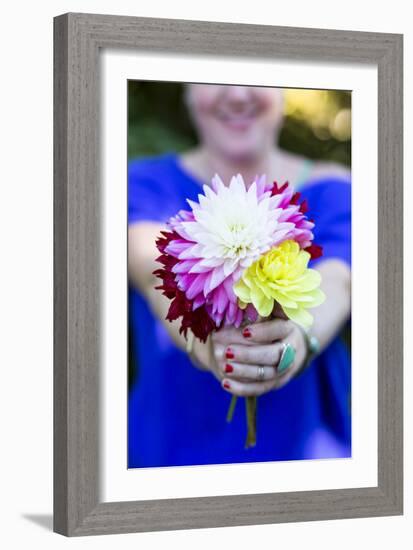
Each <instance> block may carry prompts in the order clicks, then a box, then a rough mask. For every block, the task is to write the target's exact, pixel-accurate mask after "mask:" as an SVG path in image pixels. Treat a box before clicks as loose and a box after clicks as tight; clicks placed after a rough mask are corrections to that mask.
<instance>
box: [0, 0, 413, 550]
mask: <svg viewBox="0 0 413 550" xmlns="http://www.w3.org/2000/svg"><path fill="white" fill-rule="evenodd" d="M284 6H285V7H284ZM407 6H408V3H407V2H404V1H403V0H393V1H392V2H385V3H384V2H383V3H381V4H380V5H379V3H378V2H373V1H370V0H368V1H365V2H361V1H360V0H340V2H334V3H333V2H331V1H330V2H327V1H321V0H307V1H304V0H296V1H294V2H288V3H286V4H285V5H283V3H282V2H269V1H268V0H267V1H265V0H254V2H245V3H243V4H241V2H240V1H239V0H238V1H235V0H228V1H227V2H222V0H220V1H218V0H208V2H200V1H197V2H196V1H190V0H174V1H168V0H151V2H144V3H143V2H136V1H134V2H132V1H126V0H117V1H115V0H101V1H100V2H93V1H90V0H83V1H74V0H73V1H69V0H67V1H60V2H53V1H52V0H43V1H42V2H33V1H32V2H28V1H27V2H22V1H19V0H14V2H13V3H12V2H11V1H9V2H7V3H6V2H5V3H3V5H2V12H1V22H0V25H1V31H0V40H1V47H0V52H1V56H2V62H1V71H2V79H1V85H0V94H1V101H0V109H1V116H0V131H1V162H0V170H1V175H0V182H1V200H0V235H1V241H0V242H1V249H0V250H1V269H0V277H1V284H0V316H1V317H0V319H1V332H0V353H1V362H0V365H1V373H2V375H3V378H2V382H1V384H0V392H1V394H0V407H1V410H0V419H1V426H2V427H1V432H0V433H1V435H0V438H1V439H0V441H1V446H0V449H1V450H0V457H1V462H0V463H1V468H0V501H1V505H0V506H1V516H0V517H1V518H2V524H4V525H3V526H2V528H1V531H0V539H1V543H2V547H3V548H7V549H8V548H15V547H16V548H17V547H23V545H26V546H28V545H30V546H35V547H41V548H44V549H46V548H63V547H66V545H68V544H71V545H73V546H72V547H76V548H98V547H99V548H109V547H110V545H113V544H117V545H119V546H120V547H122V548H136V547H137V546H138V545H139V547H140V548H145V549H146V548H155V547H156V546H161V545H167V546H168V547H169V548H180V549H182V550H184V549H187V548H188V549H189V548H192V547H193V546H194V545H196V546H197V547H199V548H201V549H202V548H210V547H211V546H216V545H218V547H219V548H223V547H226V546H227V545H230V544H236V545H237V547H239V548H250V547H251V546H252V545H255V544H256V545H258V544H259V545H260V546H262V547H271V548H288V549H291V550H294V549H296V548H301V547H302V546H305V547H306V548H318V549H320V550H321V549H327V548H328V549H329V550H330V549H331V548H333V549H334V550H339V549H341V548H343V549H344V548H346V550H348V549H349V548H359V547H361V546H362V545H364V544H367V545H368V546H369V547H371V548H374V549H381V548H388V547H389V546H390V547H392V548H395V549H396V548H408V547H409V543H407V542H402V541H401V538H402V537H407V536H409V535H410V536H411V535H412V533H413V510H412V502H411V501H412V499H411V496H412V495H411V487H412V483H411V481H412V475H411V469H410V468H409V464H411V459H412V437H411V434H409V431H410V432H411V422H410V418H411V417H412V406H411V404H410V402H409V400H408V397H409V396H410V395H411V389H412V375H411V372H410V369H409V363H410V361H409V358H410V357H411V354H410V353H409V355H407V353H406V365H407V369H406V375H405V386H406V389H405V396H406V399H405V401H406V407H405V409H406V411H405V415H406V421H405V425H406V458H405V463H406V468H405V479H406V498H405V502H406V506H405V516H404V517H396V518H378V519H359V520H346V521H329V522H316V523H302V524H289V525H276V526H257V527H241V528H225V529H211V530H202V531H185V532H170V533H151V534H140V535H133V534H132V535H116V536H107V537H92V538H85V539H76V540H71V541H70V540H67V539H64V538H63V537H60V536H59V535H55V534H53V533H51V531H50V528H45V525H46V526H49V525H50V524H51V511H52V18H53V16H55V15H58V14H60V13H64V12H67V11H82V12H95V13H110V14H122V15H141V16H152V17H172V18H183V19H203V20H211V21H234V22H244V23H266V24H274V25H287V26H304V27H320V28H323V27H324V28H332V29H334V28H337V29H354V30H368V31H382V32H396V33H405V59H406V62H405V98H406V107H405V113H406V122H405V126H406V133H405V136H406V142H405V143H406V145H405V150H406V173H405V181H406V195H405V204H406V205H408V204H409V202H410V201H411V200H412V198H413V196H412V192H411V186H410V185H409V184H410V182H411V180H412V163H411V157H410V158H409V154H408V153H409V151H411V150H412V132H411V130H410V126H411V123H412V122H413V121H412V107H411V103H408V99H409V96H411V95H412V70H411V69H412V55H411V54H412V31H411V29H410V28H409V23H408V7H407ZM409 123H410V124H409ZM409 199H410V201H409ZM406 213H407V208H406ZM409 229H410V230H412V229H413V227H412V222H411V221H410V220H409V219H408V217H407V216H406V223H405V235H406V245H407V246H408V245H409V244H410V240H409V239H408V236H409V235H410V233H411V231H409ZM411 265H412V261H411V258H410V257H408V258H407V257H406V266H407V267H408V268H410V267H411ZM409 274H410V279H411V276H412V273H411V270H409V273H406V280H408V278H409ZM406 298H411V291H410V289H408V288H407V289H406ZM406 309H407V307H406ZM406 317H407V318H406V336H407V335H409V332H411V331H409V330H408V328H411V327H412V324H411V320H412V319H411V316H410V315H407V316H406ZM407 322H409V324H407ZM406 340H407V338H406ZM406 344H407V345H406V348H407V347H408V348H409V349H406V351H408V352H410V351H411V345H409V343H408V342H407V343H406ZM4 375H5V376H4ZM398 539H399V540H398Z"/></svg>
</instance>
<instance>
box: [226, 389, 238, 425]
mask: <svg viewBox="0 0 413 550" xmlns="http://www.w3.org/2000/svg"><path fill="white" fill-rule="evenodd" d="M236 404H237V396H236V395H233V396H232V398H231V403H230V404H229V409H228V412H227V422H231V420H232V419H233V417H234V411H235V405H236Z"/></svg>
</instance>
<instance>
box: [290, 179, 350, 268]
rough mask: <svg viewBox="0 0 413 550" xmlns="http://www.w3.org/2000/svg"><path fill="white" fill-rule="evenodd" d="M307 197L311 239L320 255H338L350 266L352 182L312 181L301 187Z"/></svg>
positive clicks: (334, 180) (337, 180) (328, 256)
mask: <svg viewBox="0 0 413 550" xmlns="http://www.w3.org/2000/svg"><path fill="white" fill-rule="evenodd" d="M301 195H302V198H305V199H307V200H308V204H309V210H308V214H307V215H308V218H309V219H313V220H314V223H315V227H314V230H313V232H314V242H315V243H316V244H319V245H321V246H322V247H323V256H322V257H321V258H320V259H319V260H313V261H312V265H315V263H316V262H317V261H320V260H323V259H326V258H338V259H340V260H343V261H344V262H346V263H347V264H348V265H349V266H350V267H351V183H350V181H349V180H344V179H335V178H331V179H330V178H329V179H323V180H320V181H318V182H316V181H314V182H312V183H310V184H308V187H307V188H304V189H303V191H302V193H301Z"/></svg>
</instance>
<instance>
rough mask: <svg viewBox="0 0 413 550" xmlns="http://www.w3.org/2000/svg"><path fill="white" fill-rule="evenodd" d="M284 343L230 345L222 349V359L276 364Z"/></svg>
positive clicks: (266, 364) (251, 363)
mask: <svg viewBox="0 0 413 550" xmlns="http://www.w3.org/2000/svg"><path fill="white" fill-rule="evenodd" d="M283 348H284V344H282V343H280V342H275V343H274V344H268V345H255V346H240V345H231V346H228V347H227V348H225V349H224V350H223V359H224V360H225V361H226V362H229V363H231V362H232V361H235V362H236V363H249V364H250V365H262V366H268V365H278V362H279V360H280V357H281V353H282V351H283Z"/></svg>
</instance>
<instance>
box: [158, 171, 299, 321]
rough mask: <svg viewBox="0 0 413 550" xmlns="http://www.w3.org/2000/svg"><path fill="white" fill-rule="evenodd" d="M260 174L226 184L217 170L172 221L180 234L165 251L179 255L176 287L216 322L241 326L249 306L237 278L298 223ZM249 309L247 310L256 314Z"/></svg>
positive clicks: (250, 313) (173, 268)
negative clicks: (291, 219) (237, 292)
mask: <svg viewBox="0 0 413 550" xmlns="http://www.w3.org/2000/svg"><path fill="white" fill-rule="evenodd" d="M271 188H272V186H268V185H267V184H266V183H265V178H263V177H261V178H256V179H255V180H254V182H252V184H251V185H250V186H249V187H247V186H246V185H245V183H244V180H243V178H242V176H241V175H240V174H238V175H237V176H234V177H233V178H232V179H231V182H230V184H229V185H228V186H225V185H224V183H223V182H222V181H221V179H220V178H219V176H217V175H216V176H215V177H214V178H213V180H212V185H211V187H209V186H207V185H204V187H203V191H204V195H199V196H198V200H199V202H193V201H188V203H189V205H190V206H191V209H192V210H191V211H185V210H183V211H180V212H179V213H178V215H177V216H175V217H174V218H172V219H171V220H170V221H169V227H170V228H171V230H173V232H174V233H175V234H177V235H179V238H176V239H173V240H171V242H170V243H169V244H168V245H167V246H166V248H165V253H167V254H170V255H171V256H173V257H174V258H176V259H177V260H178V262H177V263H176V264H175V265H174V266H173V267H172V272H173V273H174V274H175V275H176V282H177V285H178V288H179V289H180V290H182V291H183V292H184V293H185V296H186V297H187V298H188V299H189V300H191V301H192V303H193V310H196V309H197V308H198V307H201V306H204V307H205V308H206V311H207V312H208V313H209V315H210V316H211V318H212V319H213V321H214V322H215V324H216V326H217V327H219V326H221V324H222V323H224V324H227V325H235V326H236V327H239V326H240V325H241V323H242V321H243V318H244V316H245V314H246V313H245V311H244V310H242V309H241V308H240V307H239V306H238V301H237V297H236V295H235V293H234V291H233V287H234V284H235V283H236V282H237V281H238V280H239V278H240V277H241V274H242V272H243V271H244V269H246V268H247V267H249V266H250V265H251V264H252V263H253V262H255V261H256V260H257V259H258V258H259V257H260V256H261V255H262V254H264V253H265V252H267V251H268V250H269V249H270V248H272V247H274V246H277V245H278V244H279V243H281V242H282V241H283V240H285V239H286V238H287V236H288V235H289V233H290V232H291V230H293V229H294V225H293V223H292V222H289V221H285V220H282V219H281V217H282V216H283V213H284V211H283V209H282V208H281V207H280V206H279V204H280V202H281V198H280V196H277V195H273V196H271ZM254 313H255V312H254V311H252V310H251V308H250V309H249V311H248V312H247V315H249V316H250V318H253V317H254Z"/></svg>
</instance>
